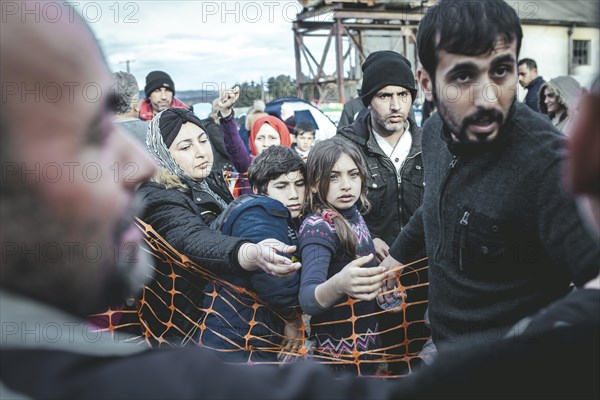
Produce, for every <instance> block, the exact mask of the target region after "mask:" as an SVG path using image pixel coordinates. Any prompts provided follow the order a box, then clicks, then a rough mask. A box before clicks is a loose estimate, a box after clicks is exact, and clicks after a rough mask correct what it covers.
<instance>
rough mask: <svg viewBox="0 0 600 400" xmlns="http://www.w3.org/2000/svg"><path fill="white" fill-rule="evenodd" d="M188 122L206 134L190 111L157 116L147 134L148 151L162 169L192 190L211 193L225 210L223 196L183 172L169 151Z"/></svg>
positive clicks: (204, 182)
mask: <svg viewBox="0 0 600 400" xmlns="http://www.w3.org/2000/svg"><path fill="white" fill-rule="evenodd" d="M186 122H191V123H192V124H194V125H197V126H198V127H200V128H201V129H202V130H203V131H205V132H206V128H205V127H204V124H202V122H201V121H200V119H199V118H198V117H197V116H196V114H194V113H193V112H192V111H190V110H186V109H183V108H169V109H166V110H164V111H161V112H160V113H158V114H156V115H155V116H154V118H152V121H150V124H149V125H148V132H147V133H146V146H147V147H148V151H149V152H150V154H152V156H153V157H154V159H155V160H156V161H157V162H158V164H159V165H160V166H161V167H163V168H164V169H166V170H167V171H169V172H170V173H171V174H173V175H175V176H177V177H178V178H179V179H180V180H181V181H182V182H184V183H185V184H187V185H188V186H190V187H191V188H195V189H197V190H198V189H200V190H203V191H205V192H207V193H209V194H210V195H211V196H212V197H214V199H215V200H216V201H217V203H219V205H220V206H221V208H222V209H224V208H225V207H227V203H226V202H225V201H224V200H223V199H222V198H221V196H219V195H218V194H216V193H215V192H214V191H213V190H211V189H210V187H209V186H208V183H207V182H206V180H205V179H202V180H197V179H193V178H191V177H189V176H188V175H187V174H186V173H185V172H183V170H182V169H181V167H180V166H179V165H178V164H177V162H176V161H175V159H174V158H173V156H172V155H171V152H170V151H169V147H170V146H171V144H173V141H175V138H176V137H177V135H178V134H179V131H180V130H181V126H182V125H183V124H184V123H186Z"/></svg>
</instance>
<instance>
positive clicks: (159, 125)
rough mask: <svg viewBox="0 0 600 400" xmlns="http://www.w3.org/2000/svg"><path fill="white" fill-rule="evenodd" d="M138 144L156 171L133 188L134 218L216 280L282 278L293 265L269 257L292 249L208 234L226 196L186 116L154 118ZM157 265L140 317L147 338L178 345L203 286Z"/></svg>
mask: <svg viewBox="0 0 600 400" xmlns="http://www.w3.org/2000/svg"><path fill="white" fill-rule="evenodd" d="M146 144H147V146H148V150H149V151H150V153H151V154H152V155H153V156H154V158H155V159H156V161H157V162H158V164H159V166H160V167H161V168H160V170H159V172H158V173H157V174H156V175H155V177H154V179H153V181H152V182H147V183H144V184H142V185H141V186H140V188H139V189H138V192H139V193H140V195H141V197H142V199H143V202H144V207H143V210H142V213H141V216H140V218H141V219H142V220H143V221H144V222H145V223H147V224H149V225H151V226H152V228H153V229H154V230H155V231H156V232H157V233H158V234H159V235H161V236H162V237H163V238H164V239H165V240H166V241H167V242H168V243H169V244H170V245H171V246H172V247H173V248H174V249H175V250H177V251H178V252H179V253H180V254H182V255H184V256H186V257H188V258H189V259H190V260H191V261H193V262H194V263H196V264H197V265H199V266H200V267H203V268H205V269H206V270H208V271H209V272H211V273H214V274H216V275H219V274H223V273H226V274H229V275H231V274H247V273H248V271H253V270H256V269H258V268H261V269H263V270H265V271H266V272H267V273H269V274H273V275H287V274H289V273H291V272H293V271H295V270H296V269H298V268H299V267H300V265H299V264H298V263H291V262H290V260H289V259H288V258H285V257H283V256H280V255H277V254H276V251H280V252H281V251H285V252H292V251H293V250H295V249H294V247H289V246H285V245H284V244H283V243H280V242H276V241H273V240H265V241H262V242H260V243H257V244H254V243H252V242H250V241H248V240H245V239H239V238H235V237H231V236H226V235H223V234H221V233H219V232H216V231H212V230H211V229H210V224H211V222H212V221H213V220H214V219H215V218H216V217H217V216H218V215H219V214H220V213H221V212H222V211H223V209H224V208H225V207H226V206H227V204H228V203H229V202H230V201H232V200H233V198H232V197H231V194H230V192H229V190H228V188H227V185H226V183H225V181H224V180H223V177H222V175H221V174H219V173H218V172H214V173H213V172H211V167H212V163H213V153H212V148H211V145H210V142H209V140H208V136H207V134H206V129H205V127H204V125H203V124H202V122H201V121H200V120H199V119H198V117H197V116H196V115H195V114H194V113H193V112H191V111H189V110H185V109H181V108H171V109H167V110H165V111H163V112H161V113H159V114H157V115H156V116H155V117H154V119H153V120H152V121H151V123H150V126H149V128H148V134H147V138H146ZM274 242H276V243H274ZM157 261H158V265H157V267H156V269H157V272H156V274H155V277H154V280H153V281H152V282H151V283H150V284H149V285H148V286H146V288H145V290H144V293H143V299H144V301H143V302H142V309H141V310H140V315H141V317H142V321H143V322H144V324H145V325H146V326H148V327H149V328H150V330H151V332H152V334H153V336H156V337H162V338H163V339H166V340H168V341H169V342H174V343H175V344H182V340H183V339H184V338H185V337H186V335H188V334H189V333H190V332H191V330H192V329H194V327H195V323H194V322H196V321H199V318H200V317H201V313H202V310H201V309H200V307H201V304H202V299H203V296H204V295H203V293H202V288H203V287H204V285H205V282H203V281H202V279H201V278H200V277H199V275H197V274H195V273H194V272H193V271H191V270H190V269H188V268H183V267H181V266H179V265H176V264H174V263H170V262H169V261H168V260H167V259H163V260H157ZM172 306H175V307H172ZM173 308H174V309H173ZM159 342H160V341H159Z"/></svg>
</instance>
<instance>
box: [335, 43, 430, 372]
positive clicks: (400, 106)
mask: <svg viewBox="0 0 600 400" xmlns="http://www.w3.org/2000/svg"><path fill="white" fill-rule="evenodd" d="M362 71H363V78H362V87H361V99H362V102H363V104H364V105H365V107H367V109H368V110H367V112H365V113H363V112H361V113H360V114H359V115H358V117H357V119H356V121H354V123H352V124H351V125H349V126H347V127H344V128H341V129H340V130H339V131H338V134H339V135H340V136H342V137H343V138H345V139H347V140H348V141H350V142H352V143H353V144H354V145H355V146H356V147H358V148H359V149H360V151H361V152H362V154H363V157H364V158H365V160H366V162H367V169H368V174H367V187H368V189H369V190H368V193H367V197H368V199H369V201H370V202H371V205H372V207H371V211H370V212H369V213H368V214H366V215H365V216H364V218H365V221H366V223H367V226H368V227H369V230H370V232H371V235H372V236H373V242H374V243H375V249H376V252H377V258H378V259H379V260H382V259H384V258H385V257H386V256H387V255H388V249H389V246H390V245H391V244H392V243H393V241H394V239H395V238H396V236H398V234H399V233H400V229H401V228H402V226H404V225H405V224H406V223H408V220H409V219H410V217H411V216H412V215H413V213H414V212H415V211H416V210H417V208H418V207H419V205H420V203H421V199H422V198H423V161H422V158H421V131H420V129H419V127H418V126H417V124H416V123H415V121H414V119H413V118H412V116H411V108H412V103H413V102H414V100H415V97H416V95H417V88H416V86H415V77H414V73H413V71H412V66H411V63H410V61H408V60H407V59H406V58H405V57H403V56H402V55H400V54H398V53H396V52H394V51H389V50H385V51H377V52H374V53H371V54H370V55H369V56H368V57H367V59H366V60H365V62H364V63H363V65H362ZM412 275H413V276H414V275H416V274H412ZM423 275H425V276H422V277H419V281H420V282H421V283H423V282H426V280H427V277H426V272H424V273H423ZM424 291H425V295H426V289H424ZM407 301H410V299H407ZM423 311H424V310H423ZM380 315H381V316H380V321H379V331H380V332H384V331H386V330H389V332H388V333H386V334H382V336H381V338H382V344H383V346H384V347H386V348H389V350H388V353H394V354H397V355H400V356H401V355H403V354H404V353H405V352H407V351H411V352H414V351H417V352H418V350H419V349H413V348H410V349H406V348H403V347H402V348H401V347H400V346H399V339H398V338H399V337H401V336H402V335H401V334H400V332H398V329H399V328H398V326H399V325H401V324H402V322H403V321H402V318H403V316H402V313H399V314H391V313H383V314H380ZM411 318H416V319H421V320H422V319H423V312H421V313H420V316H417V315H415V316H412V317H411ZM406 334H407V332H404V335H406ZM416 342H418V341H415V343H416ZM395 358H397V359H399V358H400V357H395ZM388 368H389V369H390V370H391V372H392V373H394V374H399V373H405V372H406V371H402V370H400V368H401V365H394V364H393V363H388Z"/></svg>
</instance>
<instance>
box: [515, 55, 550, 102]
mask: <svg viewBox="0 0 600 400" xmlns="http://www.w3.org/2000/svg"><path fill="white" fill-rule="evenodd" d="M518 69H519V83H520V84H521V86H522V87H523V88H524V89H527V95H526V96H525V104H527V106H528V107H529V108H531V109H532V110H533V111H537V112H539V111H540V109H539V107H538V96H539V93H540V89H541V87H542V85H543V84H544V83H546V81H544V78H542V77H541V76H538V70H537V63H536V62H535V61H534V60H532V59H531V58H524V59H522V60H521V61H519V65H518Z"/></svg>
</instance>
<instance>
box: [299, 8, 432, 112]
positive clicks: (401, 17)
mask: <svg viewBox="0 0 600 400" xmlns="http://www.w3.org/2000/svg"><path fill="white" fill-rule="evenodd" d="M425 3H426V2H423V3H422V6H421V7H418V8H412V9H411V8H405V9H398V8H388V7H387V6H386V5H385V4H379V5H374V6H372V7H361V8H356V5H355V4H348V3H334V4H331V5H323V6H320V7H315V8H313V9H310V10H304V11H303V12H302V13H300V14H298V15H297V16H296V20H295V21H294V23H293V28H292V30H293V32H294V54H295V61H296V82H297V84H298V85H297V96H298V97H302V94H303V92H304V89H305V88H306V87H310V86H312V87H313V93H314V92H315V91H318V92H319V93H320V94H323V93H324V92H325V91H326V90H327V88H328V87H331V85H332V84H335V87H336V89H337V94H338V99H339V102H341V103H344V102H345V100H346V99H345V98H344V85H345V83H356V82H357V80H356V79H352V77H349V76H345V71H344V62H345V61H346V60H347V59H348V57H349V56H350V53H351V50H352V49H355V50H356V52H357V54H358V56H359V59H360V62H361V64H362V62H363V61H364V60H365V58H366V56H367V55H366V54H365V52H364V49H363V43H362V34H363V32H364V31H367V30H368V31H380V32H381V35H378V36H380V37H389V36H390V35H389V34H388V35H386V34H385V31H398V30H402V31H403V34H402V36H401V38H402V40H403V46H402V48H403V52H404V55H405V56H407V54H406V52H407V49H408V43H409V40H410V41H412V42H413V43H415V42H416V40H415V39H416V27H417V25H418V23H419V21H420V20H421V17H422V15H423V13H424V12H425ZM324 17H327V20H326V21H324V20H322V19H323V18H324ZM306 37H326V38H327V41H326V43H325V47H324V49H323V50H322V53H321V54H320V56H321V57H320V60H319V61H317V57H315V55H313V52H311V50H310V49H308V47H307V46H306V44H305V40H304V39H305V38H306ZM399 40H400V38H399ZM332 41H334V48H335V60H336V63H335V68H336V70H335V72H334V73H333V74H329V75H328V74H326V73H325V62H326V61H327V57H328V55H329V51H330V48H331V42H332ZM344 41H346V43H347V45H348V49H347V51H346V52H345V53H344V52H343V48H344ZM317 56H318V54H317ZM302 58H304V61H305V63H306V65H307V66H308V71H303V65H302V64H303V63H302ZM412 58H413V59H415V60H416V55H412ZM414 68H416V66H414ZM304 72H308V73H306V74H305V73H304ZM303 76H308V77H310V79H309V80H308V81H304V79H303ZM331 76H334V77H335V79H332V78H331Z"/></svg>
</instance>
